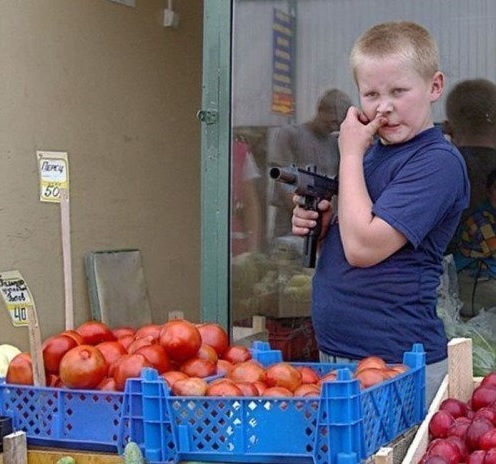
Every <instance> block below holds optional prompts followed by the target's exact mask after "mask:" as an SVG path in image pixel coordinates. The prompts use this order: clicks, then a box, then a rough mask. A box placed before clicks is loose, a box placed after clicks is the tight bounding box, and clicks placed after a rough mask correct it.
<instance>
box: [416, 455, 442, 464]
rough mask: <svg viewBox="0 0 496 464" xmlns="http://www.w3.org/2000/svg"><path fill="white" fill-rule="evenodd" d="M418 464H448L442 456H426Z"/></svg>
mask: <svg viewBox="0 0 496 464" xmlns="http://www.w3.org/2000/svg"><path fill="white" fill-rule="evenodd" d="M419 464H449V461H448V459H446V458H443V457H442V456H428V455H424V456H423V457H422V459H421V460H420V461H419Z"/></svg>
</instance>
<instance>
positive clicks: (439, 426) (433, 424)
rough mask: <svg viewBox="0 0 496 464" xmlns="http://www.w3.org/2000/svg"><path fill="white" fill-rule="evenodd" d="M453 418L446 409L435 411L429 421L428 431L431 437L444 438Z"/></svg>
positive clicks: (453, 420)
mask: <svg viewBox="0 0 496 464" xmlns="http://www.w3.org/2000/svg"><path fill="white" fill-rule="evenodd" d="M454 422H455V418H454V417H453V416H452V415H451V413H449V412H448V411H443V410H439V411H436V412H435V413H434V414H433V416H432V417H431V420H430V421H429V433H430V434H431V437H432V438H445V437H447V436H448V431H449V428H450V427H451V425H452V424H453V423H454Z"/></svg>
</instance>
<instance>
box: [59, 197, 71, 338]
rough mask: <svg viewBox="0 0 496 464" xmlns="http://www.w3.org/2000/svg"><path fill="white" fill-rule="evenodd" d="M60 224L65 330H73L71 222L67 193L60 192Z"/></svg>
mask: <svg viewBox="0 0 496 464" xmlns="http://www.w3.org/2000/svg"><path fill="white" fill-rule="evenodd" d="M60 222H61V229H62V257H63V260H64V289H65V329H66V330H72V329H74V303H73V295H72V257H71V221H70V207H69V191H68V190H67V189H64V188H63V189H61V191H60Z"/></svg>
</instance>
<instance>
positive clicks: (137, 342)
mask: <svg viewBox="0 0 496 464" xmlns="http://www.w3.org/2000/svg"><path fill="white" fill-rule="evenodd" d="M154 343H155V341H154V340H153V337H152V336H151V335H146V336H145V337H142V338H135V339H134V340H133V341H132V342H131V343H130V344H129V345H128V347H127V351H128V352H129V353H134V352H135V351H136V350H138V349H139V348H141V347H142V346H147V345H153V344H154Z"/></svg>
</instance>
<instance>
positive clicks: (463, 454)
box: [446, 435, 468, 462]
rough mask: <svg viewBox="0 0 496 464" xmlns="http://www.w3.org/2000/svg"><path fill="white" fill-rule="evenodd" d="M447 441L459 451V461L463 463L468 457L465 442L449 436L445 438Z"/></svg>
mask: <svg viewBox="0 0 496 464" xmlns="http://www.w3.org/2000/svg"><path fill="white" fill-rule="evenodd" d="M446 440H447V441H449V442H451V443H454V444H455V445H456V446H457V447H458V449H459V450H460V461H461V462H465V459H466V458H467V456H468V447H467V444H466V443H465V440H463V439H462V438H460V437H456V436H454V435H453V436H450V437H447V438H446Z"/></svg>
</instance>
